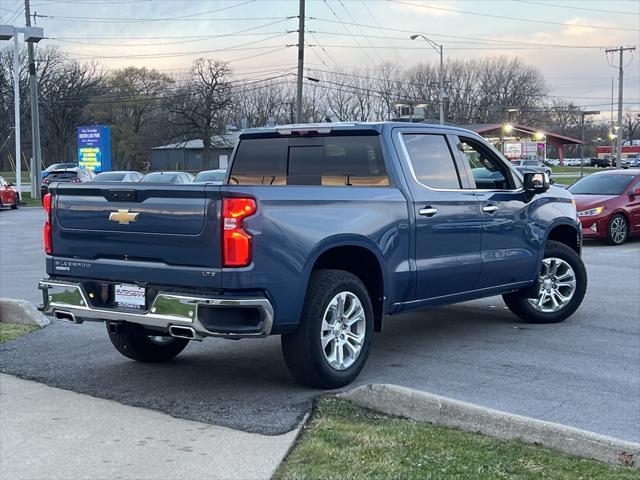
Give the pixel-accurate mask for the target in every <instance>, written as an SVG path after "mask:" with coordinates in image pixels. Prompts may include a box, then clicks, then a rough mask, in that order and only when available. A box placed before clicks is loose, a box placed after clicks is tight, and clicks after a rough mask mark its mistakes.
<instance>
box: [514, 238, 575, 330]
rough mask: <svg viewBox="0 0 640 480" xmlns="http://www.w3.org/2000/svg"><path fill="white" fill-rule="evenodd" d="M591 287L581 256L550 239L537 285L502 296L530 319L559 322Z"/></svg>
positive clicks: (567, 315) (528, 320) (539, 321)
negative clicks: (588, 287) (589, 286)
mask: <svg viewBox="0 0 640 480" xmlns="http://www.w3.org/2000/svg"><path fill="white" fill-rule="evenodd" d="M586 291H587V271H586V269H585V267H584V263H583V262H582V259H581V258H580V256H579V255H578V254H577V253H576V252H575V251H574V250H573V249H571V248H570V247H568V246H567V245H565V244H564V243H560V242H555V241H552V240H550V241H549V242H547V248H546V249H545V252H544V258H543V260H542V265H541V268H540V272H539V274H538V282H537V284H536V285H535V286H534V287H531V288H528V289H524V290H519V291H517V292H513V293H507V294H504V295H503V296H502V298H503V300H504V303H506V304H507V307H509V310H511V311H512V312H513V313H515V314H516V315H517V316H519V317H520V318H521V319H522V320H524V321H525V322H527V323H557V322H561V321H563V320H564V319H566V318H567V317H569V316H571V315H572V314H573V312H575V311H576V310H577V308H578V307H579V306H580V304H581V303H582V299H583V298H584V294H585V292H586Z"/></svg>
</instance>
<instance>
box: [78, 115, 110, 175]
mask: <svg viewBox="0 0 640 480" xmlns="http://www.w3.org/2000/svg"><path fill="white" fill-rule="evenodd" d="M77 139H78V165H79V166H80V168H83V169H85V170H91V171H93V172H95V173H100V172H108V171H109V170H111V134H110V131H109V127H108V126H105V125H92V126H90V127H78V131H77Z"/></svg>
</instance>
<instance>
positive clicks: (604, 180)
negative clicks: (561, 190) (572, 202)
mask: <svg viewBox="0 0 640 480" xmlns="http://www.w3.org/2000/svg"><path fill="white" fill-rule="evenodd" d="M631 180H633V175H589V176H588V177H584V178H583V179H581V180H578V181H577V182H576V183H574V184H573V185H571V186H570V187H569V188H568V189H567V190H569V191H570V192H571V193H573V194H576V195H620V194H621V193H622V192H624V189H625V187H626V186H627V185H629V183H630V182H631Z"/></svg>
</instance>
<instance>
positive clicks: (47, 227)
mask: <svg viewBox="0 0 640 480" xmlns="http://www.w3.org/2000/svg"><path fill="white" fill-rule="evenodd" d="M42 206H43V207H44V213H45V219H44V227H43V228H42V241H43V243H44V252H45V253H46V254H47V255H51V253H52V252H53V248H52V245H51V194H50V193H47V194H46V195H45V196H44V198H43V199H42Z"/></svg>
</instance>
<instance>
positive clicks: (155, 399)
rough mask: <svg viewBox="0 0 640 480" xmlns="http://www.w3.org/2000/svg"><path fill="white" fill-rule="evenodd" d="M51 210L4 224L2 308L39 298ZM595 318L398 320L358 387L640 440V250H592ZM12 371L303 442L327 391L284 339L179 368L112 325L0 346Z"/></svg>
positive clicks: (199, 353)
mask: <svg viewBox="0 0 640 480" xmlns="http://www.w3.org/2000/svg"><path fill="white" fill-rule="evenodd" d="M41 216H42V214H41V212H40V211H39V210H30V209H21V210H19V211H17V212H15V211H11V212H9V211H6V212H5V211H3V212H0V262H1V264H2V269H1V270H2V273H1V276H0V296H9V297H15V298H25V299H28V300H32V301H37V300H39V297H38V292H37V291H36V290H35V287H34V284H35V282H36V281H37V279H38V278H39V277H40V276H41V275H42V274H43V273H42V264H43V259H42V253H41V246H40V243H41V240H40V220H41ZM584 257H585V261H586V263H587V269H588V272H589V278H590V283H589V289H588V292H587V297H586V299H585V302H584V304H583V306H582V307H581V308H580V309H579V311H578V312H577V313H576V314H575V315H574V316H573V317H571V318H570V319H568V320H567V321H565V322H563V323H561V324H558V325H524V324H519V323H517V322H516V320H515V317H514V316H513V315H511V313H510V312H509V311H508V310H506V309H505V307H504V304H503V303H502V301H501V300H500V299H499V298H495V297H494V298H490V299H485V300H480V301H474V302H467V303H463V304H459V305H455V306H450V307H446V308H440V309H437V310H432V311H430V312H426V313H417V314H410V315H404V316H401V317H397V318H392V319H389V320H388V321H387V323H386V324H385V331H384V332H383V333H382V334H378V335H376V336H375V337H374V345H373V350H372V354H371V357H370V359H369V362H368V365H367V367H366V368H365V370H364V371H363V373H362V375H361V376H360V378H359V379H358V381H357V383H356V385H361V384H367V383H374V382H376V383H394V384H398V385H403V386H408V387H412V388H418V389H422V390H425V391H429V392H432V393H436V394H440V395H447V396H450V397H453V398H457V399H461V400H465V401H469V402H474V403H478V404H482V405H485V406H488V407H492V408H497V409H501V410H505V411H508V412H512V413H517V414H522V415H529V416H533V417H536V418H540V419H543V420H549V421H554V422H560V423H564V424H568V425H571V426H575V427H579V428H585V429H589V430H593V431H595V432H599V433H603V434H608V435H612V436H616V437H620V438H623V439H627V440H632V441H640V295H638V292H639V290H640V241H637V240H636V241H632V242H630V243H628V244H626V245H624V246H621V247H606V246H602V245H600V244H589V245H587V246H586V247H585V252H584ZM0 371H2V372H5V373H12V374H15V375H18V376H21V377H24V378H29V379H34V380H37V381H40V382H43V383H46V384H49V385H52V386H57V387H62V388H66V389H69V390H74V391H77V392H81V393H87V394H89V395H93V396H95V397H102V398H108V399H113V400H117V401H118V402H121V403H124V404H127V405H133V406H141V407H147V408H152V409H157V410H160V411H162V412H166V413H169V414H170V415H173V416H175V417H180V418H186V419H190V420H197V421H201V422H206V423H213V424H217V425H223V426H229V427H232V428H236V429H241V430H246V431H251V432H260V433H268V434H276V433H282V432H285V431H287V430H290V429H291V428H293V427H294V425H295V424H296V423H297V422H298V421H299V420H300V419H301V418H302V416H303V415H304V413H306V412H307V411H308V410H309V408H310V407H311V405H312V401H313V398H314V397H315V396H316V395H317V394H318V392H317V391H314V390H310V389H307V388H305V387H302V386H300V385H299V384H296V383H295V382H294V381H293V380H292V378H291V376H290V375H289V373H288V372H287V370H286V368H285V365H284V362H283V360H282V357H281V355H280V347H279V341H278V339H277V338H267V339H262V340H242V341H239V342H231V341H225V340H219V339H208V340H206V341H204V342H202V343H196V342H192V345H190V346H189V347H188V348H187V349H186V350H185V352H183V353H182V354H181V355H180V356H179V357H178V358H177V359H176V360H175V361H174V362H171V363H169V364H166V365H143V364H137V363H135V362H131V361H128V360H126V359H124V358H123V357H121V356H120V355H119V354H117V353H116V352H115V351H114V350H113V348H112V347H111V344H110V343H109V341H108V339H107V338H106V334H105V332H104V327H103V326H102V325H99V324H85V325H80V326H77V325H71V324H67V323H64V322H54V323H53V324H52V325H51V326H49V327H47V328H45V329H44V330H41V331H39V332H35V333H33V334H29V335H27V336H25V337H23V338H22V339H20V340H17V341H15V342H10V343H8V344H5V345H4V346H2V347H0Z"/></svg>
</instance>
